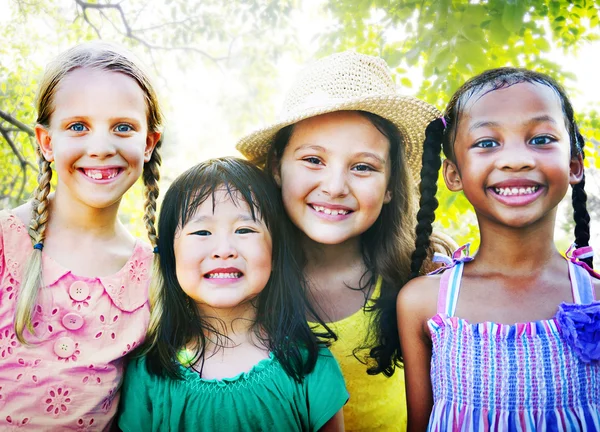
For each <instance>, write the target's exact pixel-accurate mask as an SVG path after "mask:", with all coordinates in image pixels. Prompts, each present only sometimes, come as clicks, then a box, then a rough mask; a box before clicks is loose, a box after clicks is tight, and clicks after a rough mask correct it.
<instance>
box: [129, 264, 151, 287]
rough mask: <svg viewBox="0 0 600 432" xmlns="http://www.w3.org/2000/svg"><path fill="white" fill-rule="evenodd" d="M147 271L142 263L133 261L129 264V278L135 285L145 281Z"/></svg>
mask: <svg viewBox="0 0 600 432" xmlns="http://www.w3.org/2000/svg"><path fill="white" fill-rule="evenodd" d="M147 272H148V270H147V269H146V267H145V266H144V261H138V260H133V261H132V262H131V264H129V277H130V279H131V280H132V281H133V282H135V283H140V282H142V281H143V280H145V279H146V274H147Z"/></svg>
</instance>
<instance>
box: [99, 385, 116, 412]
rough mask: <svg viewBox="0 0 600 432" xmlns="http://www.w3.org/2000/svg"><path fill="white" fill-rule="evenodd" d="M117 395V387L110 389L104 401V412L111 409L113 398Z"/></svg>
mask: <svg viewBox="0 0 600 432" xmlns="http://www.w3.org/2000/svg"><path fill="white" fill-rule="evenodd" d="M116 395H117V392H116V391H115V389H111V390H109V391H108V396H106V397H105V398H104V400H103V401H102V410H103V411H104V412H108V411H109V410H110V407H111V406H112V403H113V400H114V399H115V396H116Z"/></svg>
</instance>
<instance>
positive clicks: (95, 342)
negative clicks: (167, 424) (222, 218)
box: [0, 211, 152, 431]
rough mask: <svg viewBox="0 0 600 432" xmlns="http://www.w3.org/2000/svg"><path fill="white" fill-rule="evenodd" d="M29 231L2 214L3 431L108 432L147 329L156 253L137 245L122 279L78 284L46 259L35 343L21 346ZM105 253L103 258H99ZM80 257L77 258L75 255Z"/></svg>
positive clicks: (0, 380)
mask: <svg viewBox="0 0 600 432" xmlns="http://www.w3.org/2000/svg"><path fill="white" fill-rule="evenodd" d="M32 250H33V249H32V245H31V241H30V238H29V235H28V233H27V228H26V227H25V226H24V225H23V223H22V221H21V220H20V219H19V218H18V217H16V216H15V215H13V214H11V213H8V212H5V211H3V212H0V430H2V431H4V430H12V429H20V430H23V429H25V430H35V431H45V430H105V429H108V428H109V427H110V425H111V422H112V419H113V417H114V415H115V413H116V410H117V406H118V403H119V388H120V385H121V379H122V376H123V369H124V359H123V356H125V355H126V354H127V353H129V352H130V351H131V350H133V349H134V348H136V347H137V346H139V345H140V343H141V342H142V341H143V339H144V335H145V333H146V329H147V327H148V319H149V306H148V285H149V282H150V273H151V271H150V270H151V269H150V266H151V263H152V251H151V249H150V247H149V246H147V245H145V244H143V243H142V242H140V241H138V242H137V243H136V245H135V248H134V251H133V254H132V256H131V258H130V259H129V261H127V263H126V264H125V266H124V267H123V268H122V269H121V270H119V271H118V272H117V273H115V274H114V275H111V276H106V277H96V278H88V277H80V276H76V275H74V274H72V273H71V272H70V271H69V270H68V269H66V268H64V267H62V266H61V265H59V264H58V263H56V262H55V261H53V260H52V258H50V257H49V256H47V255H43V259H42V262H43V281H44V287H45V288H43V289H42V290H40V294H39V296H38V302H37V304H36V306H35V311H34V315H33V326H34V328H35V332H36V335H37V337H34V336H32V335H31V334H30V333H29V332H27V331H26V332H25V335H26V339H27V340H28V341H30V342H32V344H31V345H30V346H23V345H21V344H20V343H19V341H18V340H17V338H16V336H15V333H14V327H13V320H14V314H15V306H16V298H17V295H18V292H19V284H20V281H21V279H22V272H23V271H24V268H25V265H26V262H27V258H28V256H29V254H30V253H31V251H32ZM99 252H101V251H99ZM74 253H77V251H74Z"/></svg>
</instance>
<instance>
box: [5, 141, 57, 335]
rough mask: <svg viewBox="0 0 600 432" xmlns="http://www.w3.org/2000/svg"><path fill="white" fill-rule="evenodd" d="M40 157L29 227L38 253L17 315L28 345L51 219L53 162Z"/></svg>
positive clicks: (17, 331) (30, 265)
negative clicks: (25, 333) (26, 336)
mask: <svg viewBox="0 0 600 432" xmlns="http://www.w3.org/2000/svg"><path fill="white" fill-rule="evenodd" d="M37 157H38V166H39V174H38V187H37V188H36V190H35V192H34V196H33V200H32V217H31V222H30V225H29V236H30V237H31V239H32V241H33V245H34V249H33V251H32V252H31V255H30V257H29V260H28V261H27V265H26V268H25V273H24V275H23V283H22V284H21V287H20V290H19V296H18V298H17V306H16V312H15V323H14V324H15V334H16V336H17V339H18V340H19V341H20V342H21V343H23V344H26V343H27V341H26V340H25V338H24V336H23V331H24V330H25V328H27V330H29V332H30V333H32V334H33V333H34V329H33V324H32V321H31V320H32V317H33V314H32V311H33V308H34V306H35V302H36V300H37V296H38V292H39V290H40V287H41V286H42V283H43V282H42V249H41V248H42V245H43V243H44V239H45V238H46V224H47V222H48V217H49V214H50V212H49V206H50V200H49V199H48V194H49V193H50V180H52V168H51V167H50V162H48V161H46V159H44V156H43V155H42V152H41V149H40V148H39V146H38V148H37ZM37 245H39V247H35V246H37Z"/></svg>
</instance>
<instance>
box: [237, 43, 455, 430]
mask: <svg viewBox="0 0 600 432" xmlns="http://www.w3.org/2000/svg"><path fill="white" fill-rule="evenodd" d="M439 115H440V114H439V112H438V110H437V109H436V108H434V107H433V106H431V105H429V104H427V103H425V102H423V101H420V100H418V99H415V98H413V97H406V96H400V95H398V93H397V91H396V87H395V85H394V81H393V79H392V77H391V74H390V71H389V68H388V66H387V64H386V63H385V61H383V60H382V59H380V58H377V57H372V56H367V55H362V54H357V53H354V52H344V53H339V54H334V55H331V56H328V57H325V58H323V59H321V60H319V61H317V62H315V63H314V64H312V65H310V66H309V67H308V68H306V69H305V70H304V71H303V72H302V73H301V74H300V75H299V77H298V79H297V81H296V83H295V84H294V86H293V87H292V89H291V90H290V91H289V93H288V95H287V98H286V101H285V103H284V108H283V111H282V113H281V116H280V119H279V120H278V121H277V122H276V123H275V124H273V125H271V126H268V127H265V128H263V129H260V130H258V131H256V132H254V133H252V134H250V135H248V136H246V137H244V138H243V139H242V140H241V141H240V142H239V143H238V145H237V148H238V150H239V151H240V152H241V153H242V154H243V155H245V156H246V157H247V158H248V159H249V160H251V161H253V162H254V163H255V164H257V165H259V166H261V167H264V168H265V169H266V170H267V171H269V172H270V173H272V175H273V176H274V178H275V180H276V182H277V183H278V185H279V186H280V188H281V192H282V196H283V201H284V204H285V209H286V212H287V214H288V216H289V217H290V219H291V220H292V222H293V223H294V225H295V226H296V227H297V228H298V234H299V237H300V244H301V245H302V249H303V251H304V262H303V263H302V264H303V266H304V272H305V275H306V276H307V279H308V281H309V283H310V291H311V294H312V296H313V301H314V305H315V306H317V307H318V308H320V315H321V316H322V317H323V318H324V319H325V321H327V322H329V323H330V324H328V325H329V326H330V327H331V328H332V330H334V331H335V332H336V334H337V336H338V340H337V341H336V342H335V343H334V344H333V346H332V352H333V353H334V356H335V357H336V359H337V360H338V362H339V363H340V366H341V368H342V372H343V373H344V377H345V379H346V385H347V388H348V391H349V393H350V400H349V402H348V404H347V405H346V407H345V408H344V418H345V424H346V430H348V431H358V430H360V431H367V430H373V431H375V430H377V431H382V430H384V431H394V430H405V428H406V407H405V396H404V376H403V372H402V370H401V369H400V370H397V366H399V365H400V362H401V355H400V351H399V344H398V332H397V327H396V324H395V323H396V312H395V305H396V296H397V294H398V291H399V289H400V288H401V287H402V285H403V284H404V283H405V282H406V281H407V280H408V279H409V276H410V262H411V252H412V245H413V244H414V235H413V232H414V229H415V211H414V209H415V204H416V202H415V201H416V197H417V192H416V184H417V183H416V179H418V176H419V172H420V166H421V153H422V152H421V143H422V142H423V138H424V132H425V126H426V125H427V124H428V123H429V122H430V121H432V120H433V119H435V118H437V117H439ZM440 244H441V245H444V241H440ZM448 248H449V249H451V248H452V245H449V247H448Z"/></svg>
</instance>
